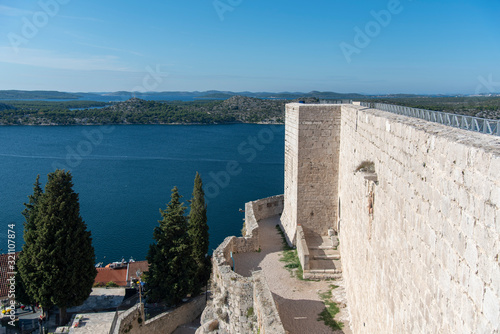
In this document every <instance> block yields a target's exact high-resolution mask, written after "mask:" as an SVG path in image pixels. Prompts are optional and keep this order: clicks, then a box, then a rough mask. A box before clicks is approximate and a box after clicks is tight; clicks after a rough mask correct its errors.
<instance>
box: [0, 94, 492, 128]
mask: <svg viewBox="0 0 500 334" xmlns="http://www.w3.org/2000/svg"><path fill="white" fill-rule="evenodd" d="M312 93H317V96H319V97H321V98H323V97H322V96H323V95H324V94H323V93H321V92H311V93H309V94H312ZM299 100H300V101H304V102H305V103H318V102H319V99H318V98H317V97H304V98H301V99H296V100H277V99H259V98H255V97H248V96H231V97H230V98H228V99H227V100H205V99H199V100H196V101H191V102H183V101H146V100H142V99H138V98H132V99H129V100H127V101H125V102H119V103H115V102H113V103H105V102H95V101H82V100H78V101H60V102H55V101H50V102H49V101H33V100H30V101H2V102H1V103H0V125H80V124H83V125H88V124H226V123H283V122H284V116H285V105H286V104H287V103H290V102H297V101H299ZM365 101H368V102H381V103H389V104H397V105H403V106H408V107H416V108H422V109H430V110H438V111H445V112H449V113H457V114H463V115H471V116H477V117H483V118H491V119H500V97H493V96H491V97H486V96H478V97H416V96H413V97H411V96H404V97H401V95H398V97H383V98H376V99H366V100H365Z"/></svg>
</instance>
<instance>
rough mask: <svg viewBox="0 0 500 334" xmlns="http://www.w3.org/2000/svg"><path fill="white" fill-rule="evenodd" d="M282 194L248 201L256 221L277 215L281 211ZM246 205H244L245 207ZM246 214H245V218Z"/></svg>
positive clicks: (282, 203) (283, 200)
mask: <svg viewBox="0 0 500 334" xmlns="http://www.w3.org/2000/svg"><path fill="white" fill-rule="evenodd" d="M284 202H285V199H284V195H277V196H272V197H268V198H264V199H261V200H258V201H253V202H248V203H247V204H249V205H251V206H252V207H253V215H254V217H255V219H256V220H257V221H259V220H262V219H265V218H269V217H273V216H277V215H279V214H281V213H282V212H283V205H284ZM246 208H247V205H245V209H246ZM246 218H247V216H246V215H245V219H246Z"/></svg>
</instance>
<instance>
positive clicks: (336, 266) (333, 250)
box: [304, 236, 342, 279]
mask: <svg viewBox="0 0 500 334" xmlns="http://www.w3.org/2000/svg"><path fill="white" fill-rule="evenodd" d="M332 239H333V240H332ZM306 242H307V246H308V249H309V270H305V271H304V278H305V279H328V278H339V277H341V275H342V266H341V262H340V251H339V250H338V249H337V245H338V239H337V237H336V236H334V237H328V236H315V237H306ZM334 244H335V246H334Z"/></svg>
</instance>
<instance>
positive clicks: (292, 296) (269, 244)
mask: <svg viewBox="0 0 500 334" xmlns="http://www.w3.org/2000/svg"><path fill="white" fill-rule="evenodd" d="M278 223H279V217H278V216H276V217H272V218H268V219H265V220H262V221H260V222H259V226H260V230H259V233H260V244H261V252H260V253H258V252H255V253H244V254H235V256H234V258H235V271H236V272H237V273H238V274H240V275H243V276H246V277H249V276H251V272H252V271H255V270H263V272H264V275H265V277H266V279H267V283H268V284H269V288H270V289H271V292H272V294H273V297H274V301H275V303H276V306H277V307H278V311H279V314H280V318H281V321H282V322H283V325H284V327H285V329H286V330H287V331H288V332H290V333H291V334H303V333H311V334H313V333H314V334H322V333H346V334H347V333H351V331H350V330H349V329H348V327H349V326H348V325H346V326H345V327H344V328H345V330H344V331H336V332H334V331H332V330H331V329H330V328H329V327H327V326H325V325H324V323H323V322H322V321H318V320H317V318H318V314H319V313H321V311H323V309H324V307H325V306H324V304H323V302H322V301H321V299H320V298H319V293H320V292H325V291H327V290H328V289H329V287H330V285H331V284H335V285H338V286H339V288H337V289H335V290H334V293H333V295H334V299H342V298H344V299H345V293H344V294H342V292H343V284H342V281H341V280H340V281H302V280H299V279H298V278H296V277H295V276H293V277H292V276H291V274H290V272H289V271H288V270H286V269H285V268H284V263H283V262H280V261H279V259H280V257H281V256H280V255H281V253H282V251H281V250H282V246H281V236H280V235H279V234H278V232H277V231H276V227H275V226H276V224H278ZM342 296H344V297H342ZM336 301H340V302H344V303H345V300H343V301H341V300H336ZM339 315H340V316H341V320H343V321H344V322H345V323H346V322H347V321H348V314H347V312H346V310H345V309H344V311H341V313H339ZM346 327H347V328H346Z"/></svg>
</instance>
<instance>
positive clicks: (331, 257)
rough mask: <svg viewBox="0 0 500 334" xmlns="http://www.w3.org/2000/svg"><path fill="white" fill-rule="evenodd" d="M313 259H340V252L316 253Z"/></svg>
mask: <svg viewBox="0 0 500 334" xmlns="http://www.w3.org/2000/svg"><path fill="white" fill-rule="evenodd" d="M313 260H340V254H326V255H314V256H313Z"/></svg>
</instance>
